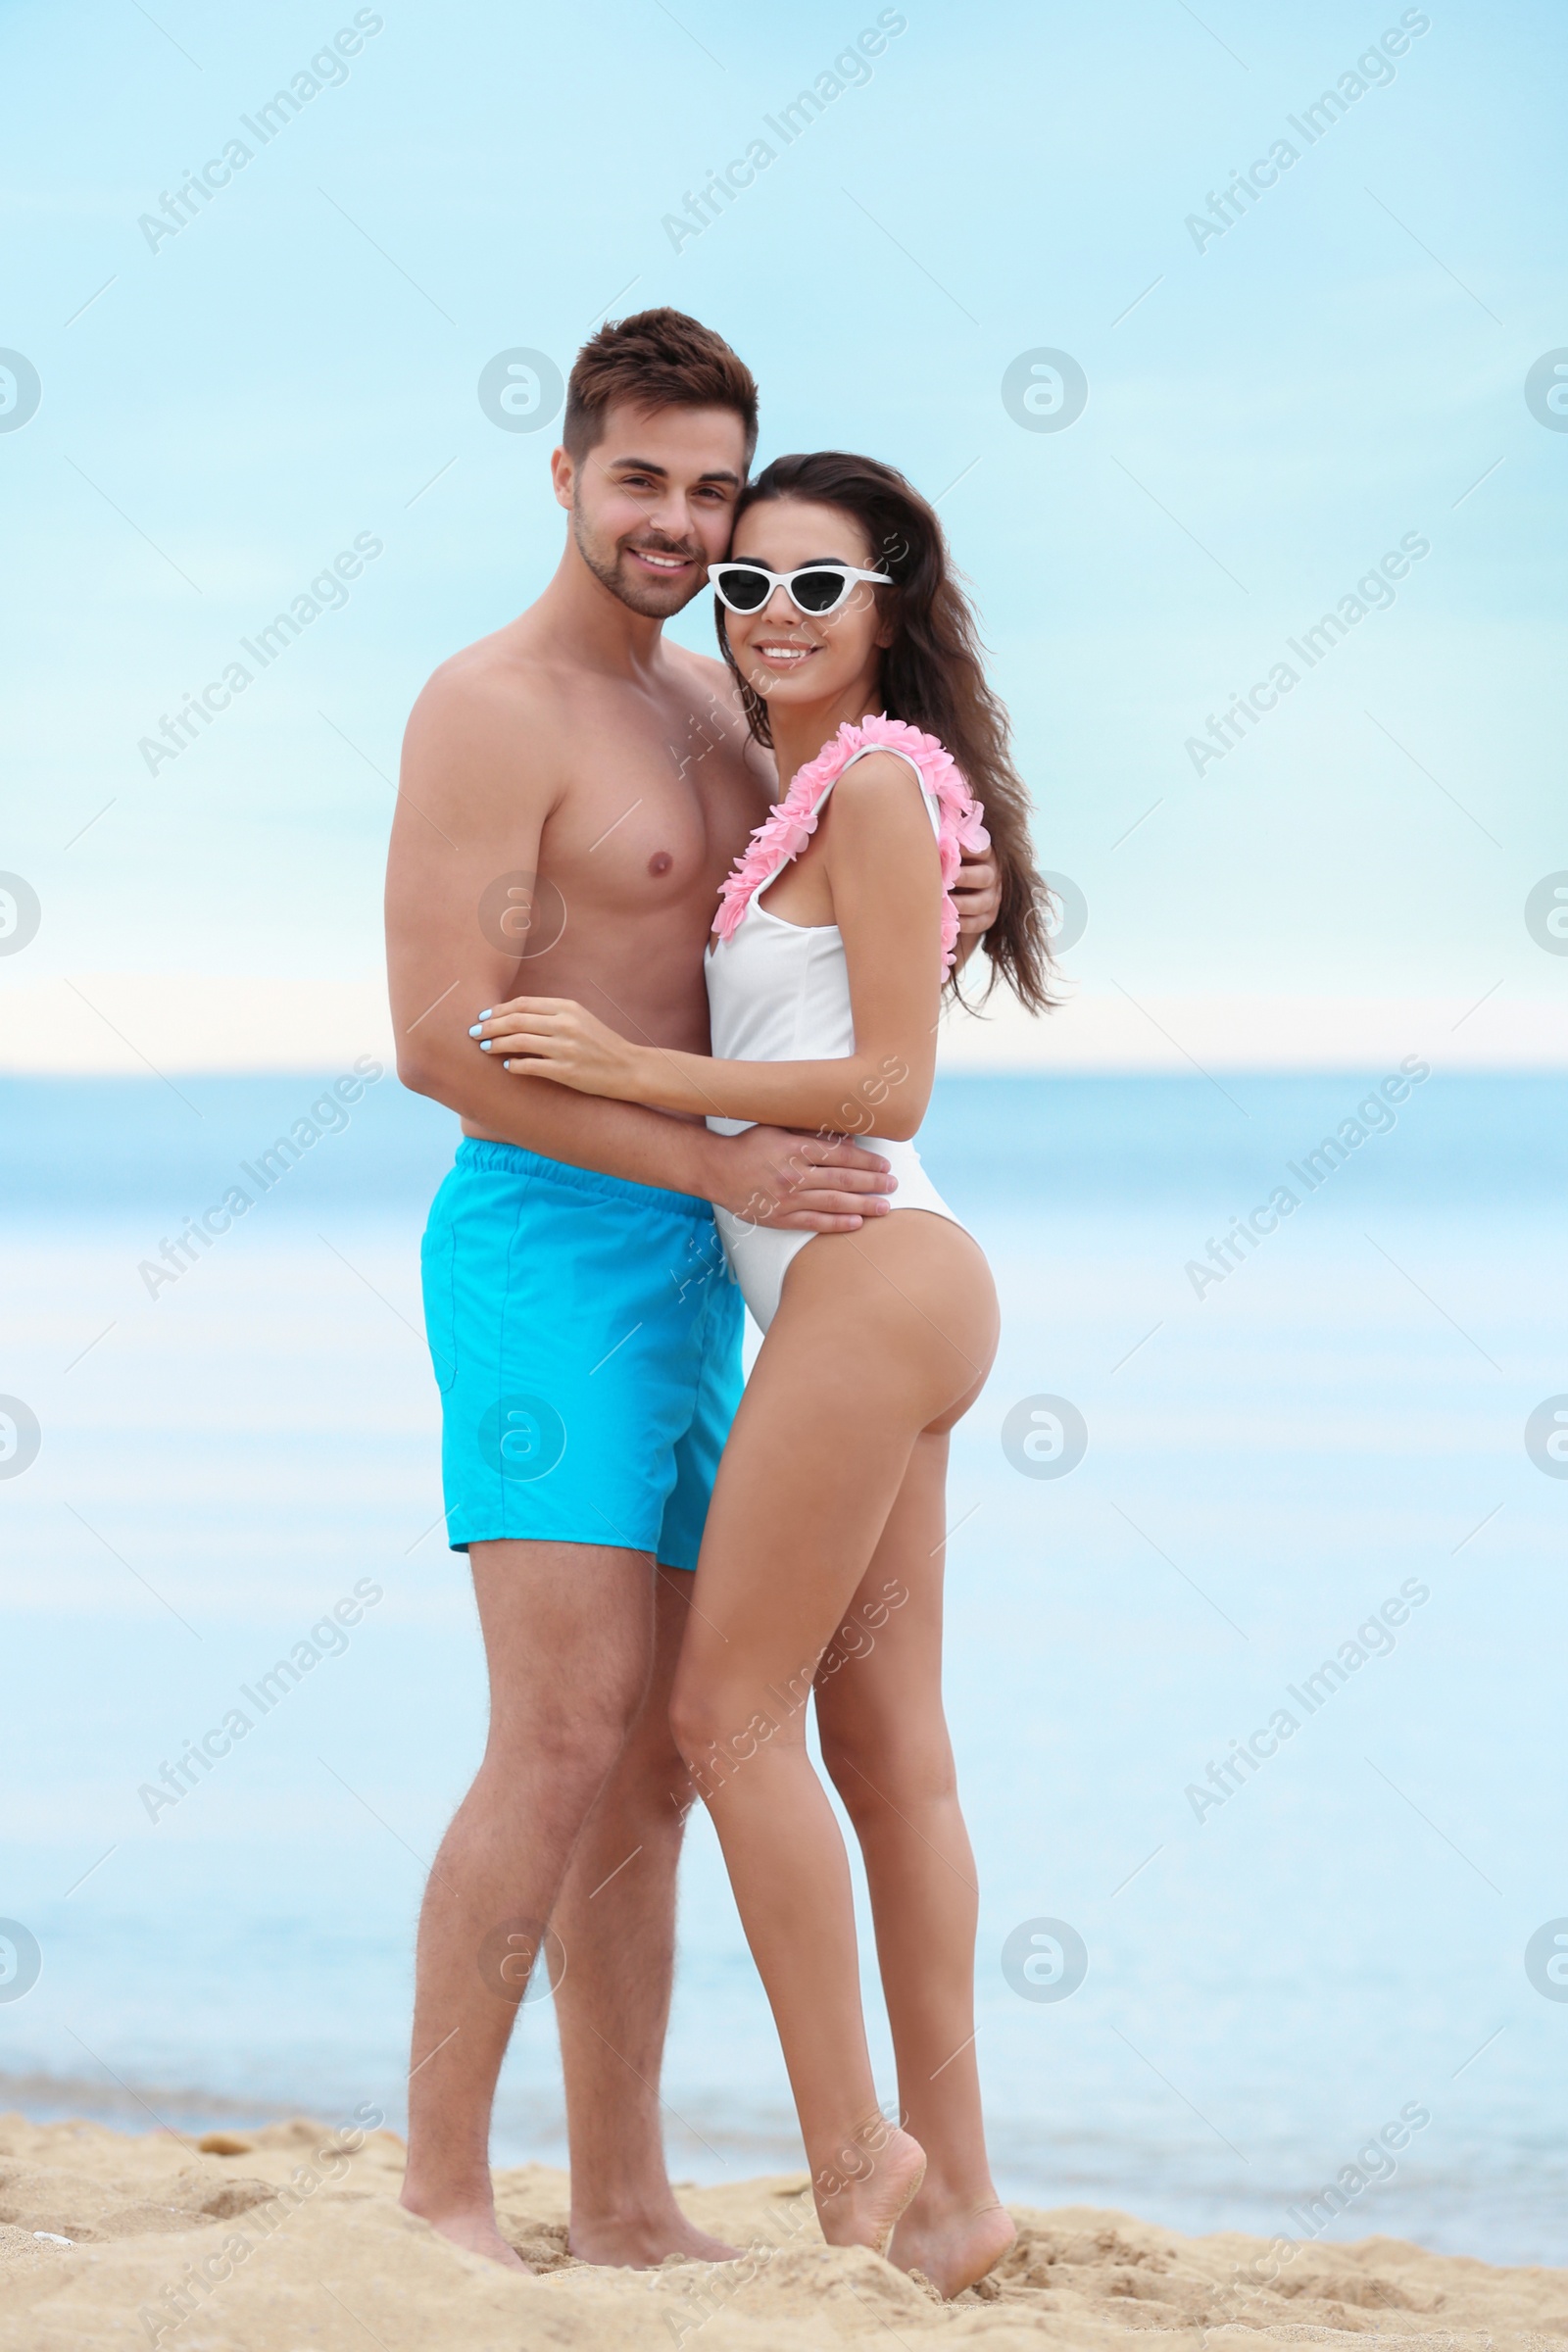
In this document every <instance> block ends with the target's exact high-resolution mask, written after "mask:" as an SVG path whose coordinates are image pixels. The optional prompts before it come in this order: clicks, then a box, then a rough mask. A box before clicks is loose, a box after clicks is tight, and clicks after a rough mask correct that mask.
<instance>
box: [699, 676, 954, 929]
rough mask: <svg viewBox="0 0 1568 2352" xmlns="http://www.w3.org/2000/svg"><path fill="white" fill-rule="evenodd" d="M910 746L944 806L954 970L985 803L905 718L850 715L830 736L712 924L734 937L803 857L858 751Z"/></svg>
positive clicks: (945, 902) (751, 851) (942, 835)
mask: <svg viewBox="0 0 1568 2352" xmlns="http://www.w3.org/2000/svg"><path fill="white" fill-rule="evenodd" d="M877 744H881V745H886V746H887V747H888V748H889V749H890V750H892V751H898V752H905V753H907V755H908V757H909V758H910V759H911V760H913V761H914V763H915V765H916V766H917V767H918V768H919V770H920V774H921V776H922V777H923V779H924V782H925V788H926V790H927V792H928V793H929V794H930V795H931V797H932V799H933V800H934V801H935V802H936V805H937V814H938V817H939V819H940V830H939V832H938V836H937V848H938V851H939V853H940V855H941V858H942V888H943V899H942V969H943V970H944V972H949V971H951V970H952V969H953V958H954V954H955V951H956V947H957V942H958V909H957V907H956V906H955V905H954V903H953V885H954V883H955V882H956V880H957V878H958V868H959V866H960V865H961V864H962V862H963V858H962V853H963V852H964V851H965V850H969V851H979V850H984V849H986V848H988V847H989V846H990V839H991V837H990V835H989V834H988V833H987V831H986V829H985V826H984V825H983V823H982V822H981V819H982V817H983V816H984V815H985V810H984V809H983V808H982V806H981V804H980V803H979V802H978V801H977V800H976V799H975V797H974V795H973V793H972V792H971V791H970V790H969V787H968V785H967V784H966V783H965V782H964V780H963V777H962V775H961V773H960V772H959V770H958V768H957V766H956V764H955V762H954V760H953V757H952V755H951V753H949V752H946V751H944V749H943V747H942V745H941V744H940V743H938V741H937V739H936V737H935V736H934V735H923V734H922V733H921V731H920V729H919V728H918V727H911V726H907V725H906V724H905V722H904V720H903V719H902V718H878V717H870V718H862V719H861V720H860V722H859V724H858V726H855V725H852V724H851V723H850V721H849V720H848V719H846V721H845V723H844V725H843V726H841V727H840V729H839V731H838V733H837V734H836V735H835V736H834V737H833V738H832V740H831V742H829V743H825V744H824V745H823V746H822V749H821V750H820V751H819V752H818V753H817V755H816V758H815V759H814V760H808V761H807V763H806V765H805V766H804V767H801V768H797V769H796V771H795V774H794V776H793V777H792V778H791V781H790V788H789V790H788V792H787V793H786V794H785V795H784V798H783V799H782V800H781V801H779V802H778V803H777V804H776V805H775V806H774V808H773V809H771V811H770V812H769V814H768V815H767V816H766V817H765V818H764V819H763V821H762V823H761V824H760V825H759V826H758V828H757V830H756V832H755V833H754V834H753V835H752V838H751V841H750V842H749V844H748V845H747V847H746V848H745V849H744V850H743V851H742V852H741V854H740V856H739V858H736V860H735V865H734V870H733V871H732V872H731V874H730V876H729V879H728V881H726V883H725V884H724V887H723V889H722V890H721V891H720V892H719V894H718V914H717V916H716V918H715V920H714V923H713V930H714V932H715V934H716V935H717V937H718V938H719V939H721V940H725V939H733V938H734V936H735V933H736V932H737V931H738V930H739V929H740V926H741V921H742V918H743V916H744V915H745V913H746V910H747V908H748V907H750V905H751V903H752V901H753V899H754V898H755V897H756V896H757V893H758V892H759V891H760V889H762V887H763V886H764V884H766V883H768V882H771V881H772V880H773V879H774V877H775V876H776V875H777V874H778V873H779V872H780V871H781V869H782V868H783V867H784V866H786V865H787V864H788V863H789V861H790V859H791V858H798V857H799V856H800V854H801V852H802V851H803V850H804V849H805V847H806V845H807V843H808V842H809V840H810V838H811V835H812V834H813V833H814V832H815V831H816V819H817V811H818V809H820V808H821V805H822V800H823V797H824V795H825V793H826V791H827V788H828V786H829V785H830V784H831V783H832V782H833V781H834V779H835V778H836V777H837V776H839V775H840V774H841V773H842V772H843V770H844V768H845V766H846V765H847V764H848V762H849V760H850V759H851V757H852V756H853V754H855V753H856V752H858V751H862V750H864V749H866V748H867V747H868V746H871V745H877Z"/></svg>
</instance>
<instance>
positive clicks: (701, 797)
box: [540, 722, 768, 911]
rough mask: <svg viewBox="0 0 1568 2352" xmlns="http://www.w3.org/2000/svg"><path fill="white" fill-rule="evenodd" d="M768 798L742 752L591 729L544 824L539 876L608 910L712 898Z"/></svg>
mask: <svg viewBox="0 0 1568 2352" xmlns="http://www.w3.org/2000/svg"><path fill="white" fill-rule="evenodd" d="M767 798H768V795H767V790H766V788H765V786H764V785H763V784H762V782H761V781H760V779H759V777H758V776H757V774H756V772H755V771H754V770H753V769H752V768H751V767H749V766H748V765H747V763H746V760H744V758H743V757H742V755H741V751H740V748H739V746H738V745H735V744H734V743H732V742H727V741H721V740H715V739H714V738H713V736H712V735H711V733H708V734H706V735H704V734H700V733H693V732H688V731H687V730H686V729H685V728H683V727H682V728H678V729H677V727H676V726H675V724H674V723H673V722H669V723H663V724H658V725H655V726H647V725H645V726H640V727H636V728H621V729H615V728H609V727H601V726H591V727H589V728H586V729H584V730H583V732H582V735H581V736H580V738H579V740H578V742H577V744H576V745H575V746H574V747H573V751H572V756H571V759H570V761H569V764H568V765H567V768H566V771H565V773H564V777H563V781H562V788H561V790H560V792H559V794H558V796H557V799H556V802H555V805H554V807H553V808H552V810H551V813H550V815H549V817H548V818H547V820H546V823H545V827H544V833H543V837H542V840H541V844H540V868H541V871H542V872H544V873H546V874H548V875H549V876H550V877H551V879H552V880H553V881H555V882H556V884H557V885H558V887H559V888H560V889H561V890H563V891H564V893H565V894H566V895H567V897H568V898H570V897H572V896H573V895H575V896H576V897H577V899H578V901H579V903H581V902H583V901H591V902H592V903H594V904H596V905H599V906H601V907H606V908H613V907H623V908H625V909H627V910H628V911H629V910H632V909H637V910H645V909H648V908H650V907H655V906H657V905H659V904H660V903H661V902H667V903H669V904H676V903H678V902H680V901H682V900H684V899H686V898H688V897H690V896H692V895H694V894H701V895H702V896H704V897H705V898H707V897H711V895H712V894H714V893H716V891H717V889H718V885H719V884H720V883H721V882H722V880H723V879H724V876H725V875H726V874H727V873H728V871H729V869H730V866H731V865H732V864H733V862H734V860H735V858H736V856H737V855H738V853H739V852H740V850H741V849H743V848H744V846H745V844H746V841H747V838H748V836H749V835H750V833H751V831H752V828H753V827H754V826H755V825H757V824H760V822H761V820H762V818H763V816H764V815H765V814H766V812H767Z"/></svg>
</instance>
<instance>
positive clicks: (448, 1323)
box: [419, 1217, 458, 1396]
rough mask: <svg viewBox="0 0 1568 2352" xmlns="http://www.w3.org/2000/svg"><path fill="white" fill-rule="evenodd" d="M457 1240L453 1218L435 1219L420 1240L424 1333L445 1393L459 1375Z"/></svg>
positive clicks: (434, 1367)
mask: <svg viewBox="0 0 1568 2352" xmlns="http://www.w3.org/2000/svg"><path fill="white" fill-rule="evenodd" d="M455 1258H456V1240H455V1237H454V1235H453V1231H452V1226H451V1223H450V1221H449V1220H448V1219H447V1218H445V1217H443V1218H442V1219H441V1221H440V1222H439V1224H438V1223H436V1222H435V1221H434V1220H433V1219H432V1221H431V1223H430V1224H429V1225H427V1226H426V1228H425V1231H424V1235H423V1238H422V1239H421V1241H420V1243H419V1278H420V1284H421V1287H422V1289H423V1292H424V1336H425V1341H426V1343H427V1345H428V1347H429V1349H430V1364H431V1368H432V1370H433V1371H434V1373H435V1377H436V1386H437V1387H438V1388H439V1389H440V1391H441V1393H442V1395H443V1396H445V1394H446V1392H447V1390H448V1389H450V1388H451V1386H452V1384H453V1382H454V1381H455V1380H456V1379H457V1377H458V1341H457V1323H458V1317H457V1307H456V1302H455V1300H454V1298H453V1268H454V1262H455Z"/></svg>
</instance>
